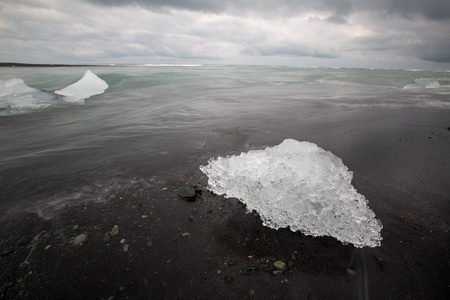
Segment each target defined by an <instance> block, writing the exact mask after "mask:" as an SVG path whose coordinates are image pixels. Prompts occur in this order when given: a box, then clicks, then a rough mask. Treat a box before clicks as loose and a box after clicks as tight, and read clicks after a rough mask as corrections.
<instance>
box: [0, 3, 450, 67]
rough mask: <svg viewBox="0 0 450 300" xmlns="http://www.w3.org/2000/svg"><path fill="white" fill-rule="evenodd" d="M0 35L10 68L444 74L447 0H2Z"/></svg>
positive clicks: (448, 45)
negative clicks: (345, 69)
mask: <svg viewBox="0 0 450 300" xmlns="http://www.w3.org/2000/svg"><path fill="white" fill-rule="evenodd" d="M0 32H1V34H0V58H1V59H2V60H5V61H6V60H7V61H17V62H21V61H23V62H48V63H55V62H71V63H78V62H80V63H85V62H106V63H110V62H112V63H121V62H123V63H147V62H158V61H160V62H184V61H186V60H190V61H191V62H194V61H195V62H200V63H209V62H213V61H214V62H219V63H242V64H249V63H256V64H293V65H296V64H306V65H308V64H309V65H316V63H317V64H319V65H323V66H333V65H335V66H346V65H350V66H360V64H361V66H369V67H378V66H380V67H393V66H394V65H395V64H396V63H398V64H397V65H398V66H401V67H403V66H405V67H408V68H414V66H417V68H421V67H420V66H424V68H428V66H431V67H430V68H438V69H448V68H449V67H450V54H449V53H450V39H449V38H448V32H450V1H449V0H427V1H424V0H421V1H419V0H407V1H406V0H315V1H311V0H278V1H273V0H253V1H248V0H221V1H218V0H191V1H189V0H128V1H127V0H80V1H65V0H1V1H0ZM376 61H378V62H376Z"/></svg>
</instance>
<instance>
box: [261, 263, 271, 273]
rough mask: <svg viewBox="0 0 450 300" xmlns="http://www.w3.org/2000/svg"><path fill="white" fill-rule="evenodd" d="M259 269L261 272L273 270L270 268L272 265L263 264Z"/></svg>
mask: <svg viewBox="0 0 450 300" xmlns="http://www.w3.org/2000/svg"><path fill="white" fill-rule="evenodd" d="M258 268H260V269H261V270H264V271H270V270H271V269H272V268H271V267H270V265H269V264H266V263H262V264H259V265H258Z"/></svg>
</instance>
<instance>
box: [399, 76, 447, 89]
mask: <svg viewBox="0 0 450 300" xmlns="http://www.w3.org/2000/svg"><path fill="white" fill-rule="evenodd" d="M439 87H440V85H439V82H437V81H436V79H434V78H419V79H414V81H413V83H410V84H407V85H405V86H404V87H403V89H405V90H425V89H438V88H439Z"/></svg>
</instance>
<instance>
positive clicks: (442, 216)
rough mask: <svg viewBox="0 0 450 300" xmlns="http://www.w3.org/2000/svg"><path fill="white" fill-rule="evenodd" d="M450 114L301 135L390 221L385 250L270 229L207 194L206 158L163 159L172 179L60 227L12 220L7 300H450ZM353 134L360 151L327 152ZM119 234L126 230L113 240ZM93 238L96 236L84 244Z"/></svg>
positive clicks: (89, 205) (4, 282) (404, 114)
mask: <svg viewBox="0 0 450 300" xmlns="http://www.w3.org/2000/svg"><path fill="white" fill-rule="evenodd" d="M446 114H447V113H446V112H445V111H439V110H431V111H425V110H420V109H411V110H402V111H397V112H393V113H392V112H391V113H389V114H386V113H384V112H382V113H380V114H376V113H373V116H374V117H373V118H367V117H366V118H365V119H366V121H365V122H364V123H358V124H359V125H358V126H355V125H351V124H353V121H352V119H351V118H350V119H349V118H346V120H345V124H347V125H345V124H344V123H340V122H339V121H329V122H326V121H325V122H322V123H323V125H321V126H316V127H313V126H314V124H312V123H310V124H311V126H310V127H305V128H302V129H301V130H299V131H298V133H297V135H298V136H294V138H297V139H299V140H300V139H301V138H304V139H305V140H313V139H314V135H315V133H317V132H322V135H319V137H318V138H316V141H315V142H317V143H319V144H321V145H322V146H323V147H324V148H326V149H327V150H331V151H332V152H333V153H335V154H338V155H339V156H340V157H341V158H342V159H343V161H344V163H345V164H346V165H347V166H348V167H349V169H350V170H352V171H353V172H354V177H353V185H354V186H355V187H356V189H357V190H358V192H360V193H362V194H363V195H365V197H366V198H367V199H369V206H370V208H371V209H372V210H373V211H374V212H375V213H376V216H377V218H379V219H380V220H381V221H382V223H383V226H384V228H383V230H382V237H383V241H382V245H381V247H377V248H363V249H357V248H354V247H353V246H352V245H342V244H341V243H340V242H338V241H336V240H335V239H333V238H329V237H318V238H312V237H308V236H304V235H303V234H301V233H299V232H296V233H294V232H291V231H290V230H289V229H282V230H278V231H277V230H272V229H269V228H266V227H264V226H262V224H261V221H260V219H259V217H258V216H257V215H256V214H255V213H250V214H247V213H246V209H245V207H243V205H242V204H240V203H239V202H238V201H237V200H236V199H226V198H224V197H222V196H217V195H213V194H212V193H210V192H209V191H208V190H207V189H206V186H207V178H206V177H205V176H204V175H203V174H202V173H201V172H200V171H199V170H198V164H197V161H195V160H194V162H190V163H183V158H182V157H181V158H180V157H176V156H173V157H170V155H172V154H171V153H163V156H164V157H169V158H170V160H169V162H170V163H171V164H172V165H171V166H169V167H168V168H167V169H166V172H160V173H161V174H164V175H163V176H160V175H158V172H159V171H158V170H157V169H153V170H152V172H153V173H154V174H156V175H151V174H149V175H146V176H144V175H142V176H139V177H136V179H135V180H134V181H133V182H131V181H128V184H127V185H125V186H123V185H122V186H120V188H112V189H110V190H108V191H107V192H105V193H104V195H103V197H101V198H102V199H98V201H97V202H92V201H90V202H83V201H81V203H80V202H78V203H76V202H72V203H71V204H70V205H69V206H67V207H65V208H63V209H61V210H60V211H59V213H57V214H56V215H55V216H54V217H53V218H51V219H49V220H44V219H42V218H39V217H38V216H37V215H36V214H34V213H29V214H27V213H25V212H23V213H21V214H17V215H15V216H14V218H3V220H2V224H1V227H0V236H1V239H2V244H1V249H0V252H1V253H0V270H2V271H1V272H0V295H1V299H62V298H64V299H448V297H449V295H450V294H449V285H450V281H449V278H450V271H449V269H450V249H449V247H450V243H449V242H450V239H449V232H448V231H449V229H450V228H449V226H448V217H449V212H450V210H449V194H450V190H449V184H448V182H449V180H450V170H449V160H448V159H449V152H448V150H449V145H450V131H449V130H448V129H447V126H448V124H445V123H444V122H445V117H446ZM380 116H383V117H380ZM353 120H356V119H353ZM412 120H414V122H412ZM447 121H448V120H447ZM333 122H334V124H332V123H333ZM349 124H350V125H349ZM333 125H334V126H333ZM235 130H236V132H238V131H240V132H241V133H242V128H241V129H239V128H236V129H235ZM347 130H352V135H353V136H354V137H356V142H355V143H354V144H351V143H347V142H345V143H344V142H343V143H341V144H339V143H332V142H330V141H331V140H332V139H333V136H336V137H342V136H345V132H346V131H347ZM355 130H356V131H355ZM323 132H325V134H324V133H323ZM327 132H328V133H327ZM291 137H292V135H291ZM316 137H317V136H316ZM266 138H267V137H266ZM231 139H232V142H230V141H224V142H223V143H225V142H226V143H227V144H228V145H234V146H235V145H239V144H240V146H236V148H235V151H236V153H239V152H240V151H239V150H240V149H239V147H241V149H242V147H243V144H244V143H245V142H248V140H249V139H252V140H251V142H252V144H258V143H259V144H261V145H264V144H266V145H267V144H270V143H272V141H271V140H270V139H269V140H262V139H260V140H258V138H257V137H250V135H247V138H246V139H244V141H241V139H242V135H240V136H239V138H237V137H236V140H235V139H234V138H231ZM321 139H322V141H320V140H321ZM327 140H328V141H329V142H328V143H327ZM239 141H241V142H242V143H241V142H239ZM330 145H341V146H336V148H335V149H330V148H332V147H331V146H330ZM344 145H346V146H344ZM327 146H328V147H327ZM221 147H223V146H221ZM344 149H345V150H344ZM219 150H220V149H219ZM222 150H223V154H230V153H229V149H226V148H225V147H223V149H222ZM219 154H220V153H219ZM202 163H203V164H205V163H206V160H204V159H202ZM165 167H167V165H165ZM167 170H168V171H167ZM149 173H150V171H149ZM167 174H169V175H167ZM12 175H14V174H12ZM184 187H194V188H197V197H196V199H195V201H187V200H186V199H183V198H181V197H180V196H179V192H180V190H181V189H182V188H184ZM75 225H77V227H79V228H78V229H76V227H75V229H76V230H75V229H74V226H75ZM114 225H118V227H119V234H118V235H117V236H112V237H109V239H108V237H106V239H107V240H106V241H105V234H107V233H110V232H111V230H112V228H113V227H114ZM82 233H84V234H86V235H87V240H86V241H85V242H83V243H82V244H81V245H75V244H74V238H75V237H76V236H78V235H80V234H82ZM276 261H282V262H284V263H285V269H284V270H278V269H277V268H276V267H275V266H274V262H276Z"/></svg>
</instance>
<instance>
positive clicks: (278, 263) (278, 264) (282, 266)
mask: <svg viewBox="0 0 450 300" xmlns="http://www.w3.org/2000/svg"><path fill="white" fill-rule="evenodd" d="M273 265H274V267H275V268H277V269H278V270H280V271H284V270H285V269H286V264H285V263H284V262H282V261H281V260H277V261H276V262H274V263H273Z"/></svg>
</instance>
